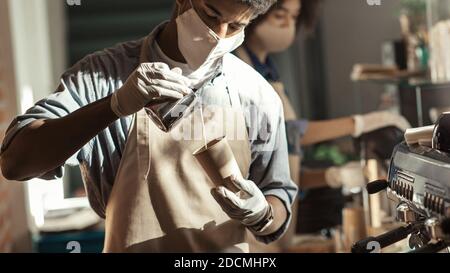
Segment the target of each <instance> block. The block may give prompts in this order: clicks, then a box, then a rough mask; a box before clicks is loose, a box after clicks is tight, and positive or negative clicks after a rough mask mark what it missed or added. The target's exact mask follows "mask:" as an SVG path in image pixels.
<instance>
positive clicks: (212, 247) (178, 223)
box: [104, 39, 251, 252]
mask: <svg viewBox="0 0 450 273" xmlns="http://www.w3.org/2000/svg"><path fill="white" fill-rule="evenodd" d="M148 43H149V41H148V39H147V40H146V42H145V43H144V45H143V48H144V49H145V48H149V47H148ZM141 51H142V53H145V52H146V50H141ZM144 60H148V58H147V57H146V55H145V54H143V55H142V56H141V61H144ZM224 78H226V75H225V76H219V77H218V78H217V81H219V83H218V84H216V82H215V87H213V88H212V89H215V90H209V91H208V90H207V91H205V92H206V94H205V96H209V95H211V96H217V94H218V93H217V92H219V94H220V92H222V93H223V92H226V91H225V89H227V88H225V87H226V86H225V85H226V81H225V79H224ZM215 81H216V80H215ZM220 81H223V82H224V83H223V84H224V85H222V86H221V83H220ZM217 86H219V89H217ZM221 87H223V88H222V89H220V88H221ZM208 92H209V93H208ZM214 92H216V93H214ZM227 96H229V101H230V107H225V108H223V107H222V106H221V107H204V108H203V109H204V113H203V116H204V119H205V129H206V132H207V133H206V136H207V139H208V140H212V139H214V138H218V137H221V136H223V135H224V130H226V131H225V134H226V135H227V138H228V141H229V143H230V146H231V149H232V150H233V153H234V155H235V157H236V160H237V162H238V165H239V167H240V169H241V172H242V174H243V175H244V177H247V175H248V170H249V166H250V161H251V153H250V144H249V140H248V136H247V131H246V129H245V128H246V125H245V120H244V117H243V113H242V109H241V104H240V100H239V97H238V94H237V91H236V90H232V89H230V90H229V92H228V95H227ZM206 108H208V109H206ZM201 128H202V126H201V116H200V111H199V107H196V108H195V110H194V112H193V113H191V114H190V115H188V116H187V117H185V118H184V119H183V120H182V121H181V122H180V123H179V124H178V125H177V126H176V127H175V128H174V129H173V130H172V131H171V132H169V133H165V132H163V131H161V130H160V129H159V128H158V127H157V126H156V125H155V124H154V123H153V122H152V121H151V120H150V118H149V117H148V115H147V113H146V112H145V110H142V111H140V112H138V113H137V114H136V115H135V117H134V121H133V124H132V129H131V130H130V131H131V132H130V134H129V136H128V140H127V144H126V147H125V151H124V154H123V156H122V160H121V162H120V166H119V170H118V172H117V175H116V179H115V182H114V186H113V189H112V192H111V195H110V198H109V200H108V204H107V208H106V227H105V228H106V237H105V246H104V251H105V252H248V251H249V248H248V243H247V242H246V238H247V236H246V235H247V229H246V228H245V227H244V226H243V225H242V224H241V223H240V222H238V221H235V220H231V219H230V218H229V217H228V216H227V215H226V214H225V213H224V212H223V210H222V209H221V208H220V206H219V205H218V204H217V202H216V201H215V200H214V198H213V197H212V196H211V193H210V190H211V189H212V188H213V187H214V185H213V183H212V182H211V181H210V180H209V178H208V177H207V176H206V174H205V172H204V171H203V169H202V168H201V167H200V165H199V164H198V162H197V161H196V160H195V158H194V157H193V156H192V153H193V152H194V151H195V150H196V149H198V148H200V147H202V146H203V145H204V140H203V139H202V137H197V136H198V135H199V134H198V130H199V129H200V130H202V129H201ZM237 128H239V130H236V129H237ZM242 128H244V130H242ZM238 131H239V132H238ZM194 134H195V135H194ZM189 135H190V136H191V137H186V136H189ZM193 135H194V137H192V136H193ZM202 135H203V134H200V136H202Z"/></svg>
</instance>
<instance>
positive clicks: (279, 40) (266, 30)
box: [255, 22, 295, 53]
mask: <svg viewBox="0 0 450 273" xmlns="http://www.w3.org/2000/svg"><path fill="white" fill-rule="evenodd" d="M255 34H256V36H257V37H258V41H259V42H260V43H261V45H262V46H263V47H264V48H265V49H266V50H267V51H269V52H270V53H277V52H281V51H284V50H286V49H288V48H289V47H290V46H291V45H292V43H293V42H294V40H295V26H293V25H292V26H288V27H278V26H274V25H273V24H271V23H269V22H263V23H261V24H260V25H258V26H257V27H256V29H255Z"/></svg>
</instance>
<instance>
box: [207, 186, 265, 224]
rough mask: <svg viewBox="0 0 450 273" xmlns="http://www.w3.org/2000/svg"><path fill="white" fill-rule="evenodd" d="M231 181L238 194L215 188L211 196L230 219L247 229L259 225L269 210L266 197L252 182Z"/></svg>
mask: <svg viewBox="0 0 450 273" xmlns="http://www.w3.org/2000/svg"><path fill="white" fill-rule="evenodd" d="M232 181H233V183H234V184H235V186H236V187H237V188H238V189H239V190H240V191H239V192H238V193H233V192H232V191H230V190H228V189H227V188H225V187H217V188H213V189H212V190H211V194H212V196H213V197H214V199H215V200H216V201H217V203H219V205H220V206H221V207H222V209H223V211H224V212H225V213H226V214H228V216H230V218H232V219H235V220H238V221H240V222H241V223H242V224H243V225H245V226H247V227H252V226H255V225H257V224H259V223H260V222H261V221H263V220H264V219H265V217H266V216H267V214H268V211H269V210H270V205H269V203H268V202H267V200H266V197H265V196H264V194H263V193H262V192H261V190H260V189H259V188H258V186H257V185H256V184H255V183H254V182H253V181H250V180H245V179H239V178H234V179H233V178H232ZM250 230H251V229H250ZM261 231H262V230H261Z"/></svg>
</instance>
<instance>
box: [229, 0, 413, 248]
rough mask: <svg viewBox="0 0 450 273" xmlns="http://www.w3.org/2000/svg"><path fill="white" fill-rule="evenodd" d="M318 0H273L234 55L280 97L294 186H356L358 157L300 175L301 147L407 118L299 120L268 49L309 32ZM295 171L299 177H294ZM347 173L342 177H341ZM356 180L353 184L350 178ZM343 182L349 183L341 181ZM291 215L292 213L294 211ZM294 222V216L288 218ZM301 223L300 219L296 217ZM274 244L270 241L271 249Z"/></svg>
mask: <svg viewBox="0 0 450 273" xmlns="http://www.w3.org/2000/svg"><path fill="white" fill-rule="evenodd" d="M320 4H321V0H279V1H277V3H276V4H275V5H273V6H272V7H271V8H270V9H269V11H268V12H267V13H266V14H264V15H262V16H259V17H258V18H256V19H255V20H253V21H252V23H251V24H250V25H249V26H248V27H247V28H246V38H245V41H244V43H243V45H242V46H241V47H239V48H238V49H237V50H236V51H235V54H236V55H237V56H238V57H239V58H241V59H242V60H243V61H245V62H246V63H247V64H249V65H250V66H252V67H253V68H254V69H255V70H256V71H258V72H259V73H260V74H261V75H262V76H263V77H264V78H265V79H266V80H267V81H268V82H269V83H271V85H272V86H273V87H274V89H275V90H276V92H277V93H278V95H279V96H280V98H281V101H282V103H283V108H284V116H285V120H286V130H287V137H288V140H287V141H288V147H289V165H290V170H291V177H292V179H293V180H294V181H295V182H296V183H297V185H299V186H300V189H302V190H305V189H309V188H319V187H324V186H330V187H333V188H339V187H342V186H348V187H354V186H362V185H363V183H364V176H363V174H362V168H361V165H360V163H359V162H350V163H348V164H346V165H344V166H341V167H331V168H328V169H326V170H325V171H319V172H317V171H314V172H304V173H303V174H302V175H300V173H301V172H300V166H301V146H307V145H313V144H317V143H320V142H324V141H329V140H334V139H337V138H340V137H344V136H353V137H355V138H356V137H359V136H361V135H362V134H364V133H368V132H371V131H375V130H377V129H380V128H384V127H391V126H394V127H397V128H399V129H401V130H406V129H407V128H409V123H408V122H407V121H406V119H405V118H404V117H402V116H399V115H396V114H393V113H390V112H387V111H379V112H372V113H368V114H364V115H354V116H348V117H342V118H336V119H329V120H322V121H309V120H306V119H299V118H298V115H297V114H296V112H295V110H294V107H293V106H292V104H291V101H290V99H289V92H296V91H295V90H289V92H288V90H286V89H285V87H284V84H283V82H282V81H281V77H280V73H279V71H278V69H277V67H276V66H275V64H274V62H273V60H272V56H271V55H272V54H274V53H280V52H283V51H285V50H287V49H288V48H289V47H290V46H291V45H292V44H293V43H294V41H295V39H296V36H297V34H298V32H299V30H300V29H301V28H304V29H305V30H306V31H307V32H311V31H312V30H313V28H314V27H315V24H316V21H317V19H318V18H317V17H318V15H319V8H320ZM344 173H345V174H346V175H348V174H350V175H351V176H354V177H355V178H356V179H355V180H352V181H348V180H344V179H342V177H343V176H344V175H343V174H344ZM300 176H301V178H302V179H301V180H300ZM347 177H348V176H347ZM355 181H356V183H355ZM345 183H347V184H349V185H345ZM294 217H295V213H294ZM293 221H294V223H296V220H295V219H294V220H293ZM300 222H301V221H300ZM294 230H295V227H294V225H292V226H291V228H290V232H288V235H287V236H286V238H285V240H282V241H281V245H286V244H289V241H290V238H291V236H292V234H293V232H294ZM254 247H255V248H257V249H258V251H266V250H267V247H266V246H263V245H258V244H257V243H255V245H254ZM274 249H275V246H272V249H268V250H269V251H271V250H274Z"/></svg>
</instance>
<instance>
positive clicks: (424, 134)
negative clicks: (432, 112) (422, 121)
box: [405, 125, 435, 147]
mask: <svg viewBox="0 0 450 273" xmlns="http://www.w3.org/2000/svg"><path fill="white" fill-rule="evenodd" d="M434 127H435V126H434V125H430V126H425V127H419V128H411V129H408V130H406V132H405V141H406V144H408V145H414V144H419V145H422V146H428V147H431V143H432V139H433V131H434Z"/></svg>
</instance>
